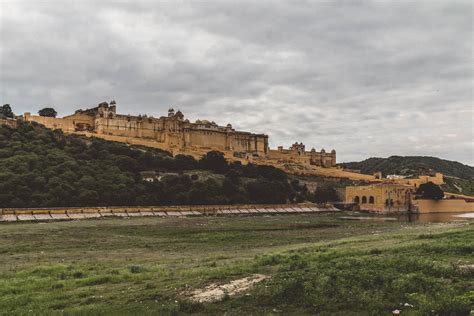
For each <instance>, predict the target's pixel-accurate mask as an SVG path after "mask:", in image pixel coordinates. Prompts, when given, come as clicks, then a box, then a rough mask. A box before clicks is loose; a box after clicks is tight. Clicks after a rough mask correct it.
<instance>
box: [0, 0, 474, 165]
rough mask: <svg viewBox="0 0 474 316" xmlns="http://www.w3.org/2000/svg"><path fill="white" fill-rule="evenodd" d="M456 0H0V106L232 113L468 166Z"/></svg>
mask: <svg viewBox="0 0 474 316" xmlns="http://www.w3.org/2000/svg"><path fill="white" fill-rule="evenodd" d="M472 9H473V8H472V3H471V1H469V0H466V1H434V0H433V1H426V2H422V1H398V0H397V1H376V2H375V1H308V2H305V1H272V2H265V1H260V0H259V1H249V2H244V1H219V2H217V1H216V2H210V1H206V2H201V1H199V2H198V1H194V2H191V1H186V2H184V1H182V2H181V1H169V2H161V3H159V2H156V3H155V2H154V3H152V2H148V1H146V2H145V1H144V2H140V1H134V2H133V3H132V2H129V3H127V2H105V1H96V3H93V2H87V1H76V2H74V1H59V0H58V1H47V2H46V1H5V0H0V19H1V20H0V21H1V23H0V27H1V29H0V32H1V33H0V35H1V37H0V71H1V72H0V85H1V86H0V103H1V104H4V103H9V104H11V106H12V107H13V110H14V111H15V113H17V114H21V113H23V112H26V111H30V112H37V111H38V109H40V108H41V107H44V106H50V105H52V106H54V107H55V108H56V109H57V110H58V112H59V114H60V116H62V115H66V114H70V113H72V112H73V111H74V110H76V109H78V108H87V107H92V106H95V105H97V104H98V103H100V102H102V101H111V100H113V99H115V100H116V101H117V106H118V112H120V113H123V114H140V113H143V114H144V113H147V114H149V115H153V116H162V115H165V114H166V113H167V110H168V108H170V107H173V108H175V110H177V109H180V110H181V111H182V112H183V113H184V115H185V116H186V117H187V118H189V119H190V120H191V121H194V120H196V119H198V118H199V119H209V120H214V121H216V122H217V123H218V124H220V125H225V124H227V123H232V124H233V127H234V128H236V129H238V130H248V131H252V132H259V133H262V132H263V133H267V134H268V135H269V136H270V145H271V147H272V148H273V147H276V146H277V145H283V146H285V147H288V146H290V145H291V144H292V143H293V142H295V141H298V142H300V141H302V142H303V143H305V144H306V145H307V148H308V149H310V148H311V147H315V148H316V149H318V150H320V149H321V148H325V149H326V150H331V149H333V148H334V149H336V151H337V153H338V161H339V162H341V161H353V160H362V159H365V158H368V157H373V156H376V157H388V156H390V155H427V156H437V157H440V158H445V159H450V160H458V161H461V162H464V163H468V164H471V165H473V164H474V158H473V106H474V105H473V100H472V96H473V93H472V89H473V64H472V63H473V57H472V45H473V29H472V28H473V26H472V25H473V14H472Z"/></svg>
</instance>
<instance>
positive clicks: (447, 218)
mask: <svg viewBox="0 0 474 316" xmlns="http://www.w3.org/2000/svg"><path fill="white" fill-rule="evenodd" d="M469 219H474V213H431V214H413V213H412V214H403V215H400V216H398V220H400V221H404V222H405V221H406V222H418V223H439V222H453V221H466V220H469Z"/></svg>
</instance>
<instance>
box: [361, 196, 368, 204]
mask: <svg viewBox="0 0 474 316" xmlns="http://www.w3.org/2000/svg"><path fill="white" fill-rule="evenodd" d="M362 204H367V197H366V196H363V197H362Z"/></svg>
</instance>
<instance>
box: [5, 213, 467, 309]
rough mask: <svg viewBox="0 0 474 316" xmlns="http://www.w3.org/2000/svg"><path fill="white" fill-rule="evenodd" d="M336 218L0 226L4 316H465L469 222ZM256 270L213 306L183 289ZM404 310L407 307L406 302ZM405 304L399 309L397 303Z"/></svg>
mask: <svg viewBox="0 0 474 316" xmlns="http://www.w3.org/2000/svg"><path fill="white" fill-rule="evenodd" d="M339 216H340V214H325V215H297V216H269V217H268V216H267V217H263V216H262V217H229V218H224V217H207V218H204V217H201V218H133V219H128V220H127V219H100V220H84V221H71V222H51V223H43V224H37V223H36V224H33V223H32V224H7V225H0V314H2V313H3V314H8V315H11V314H27V313H33V314H67V315H70V314H72V315H76V314H80V315H88V314H106V315H109V314H150V315H151V314H165V315H166V314H169V315H174V314H186V313H197V314H223V313H224V312H226V311H227V312H228V314H253V315H261V314H276V313H279V314H314V313H320V314H340V315H347V314H373V315H383V314H387V315H389V314H391V311H392V310H394V309H401V310H402V313H403V314H414V315H415V314H440V315H441V314H442V315H445V314H452V315H462V314H467V313H468V312H469V310H470V309H471V308H472V304H473V299H474V291H473V290H474V283H473V280H474V275H473V270H472V269H470V270H469V269H465V268H463V266H465V265H468V264H474V258H473V252H474V229H473V227H474V226H473V225H472V224H471V225H469V224H467V223H442V224H416V223H400V222H383V221H367V222H364V221H344V220H341V219H338V217H339ZM251 273H264V274H268V275H271V279H270V280H267V281H265V282H263V283H262V284H260V285H258V286H257V287H255V288H254V289H253V290H251V291H250V292H249V293H248V294H249V295H243V296H240V297H233V298H228V299H226V300H224V301H222V302H219V303H212V304H197V303H191V302H189V301H188V300H187V299H186V298H185V295H184V293H185V292H186V291H188V290H189V289H191V288H199V287H203V286H205V285H207V284H210V283H213V282H225V281H228V280H232V279H236V278H240V277H243V276H246V275H249V274H251ZM405 303H408V304H411V305H413V307H409V306H403V304H405ZM400 304H402V305H400Z"/></svg>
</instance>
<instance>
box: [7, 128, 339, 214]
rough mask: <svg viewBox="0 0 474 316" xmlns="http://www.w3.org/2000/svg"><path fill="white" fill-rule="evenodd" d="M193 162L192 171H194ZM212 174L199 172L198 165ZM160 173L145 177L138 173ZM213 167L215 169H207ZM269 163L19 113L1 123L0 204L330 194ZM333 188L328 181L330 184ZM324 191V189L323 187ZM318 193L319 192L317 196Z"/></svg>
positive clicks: (266, 199)
mask: <svg viewBox="0 0 474 316" xmlns="http://www.w3.org/2000/svg"><path fill="white" fill-rule="evenodd" d="M193 170H195V171H196V174H193ZM199 170H201V171H205V172H207V173H209V174H210V175H211V177H207V179H204V178H203V179H201V178H200V177H199V176H198V175H197V174H198V172H197V171H199ZM150 171H153V172H155V173H156V174H158V175H160V174H163V175H164V176H163V177H157V178H156V179H154V180H153V181H144V177H143V173H144V172H150ZM212 175H214V177H212ZM324 190H327V188H326V189H324V188H322V189H321V190H319V193H318V192H316V194H313V193H309V192H308V190H307V188H306V186H305V185H302V184H301V183H300V182H299V181H298V180H292V179H290V178H289V176H288V175H287V174H286V173H284V172H283V171H281V170H279V169H276V168H274V167H271V166H260V165H254V164H248V165H242V164H240V163H239V162H230V163H229V162H228V161H226V159H225V158H224V155H223V154H222V153H220V152H217V151H211V152H209V153H208V154H207V155H206V156H204V157H203V158H202V159H200V160H196V159H194V158H193V157H191V156H184V155H178V156H176V157H171V155H170V154H169V153H167V152H165V151H161V150H158V149H151V148H145V147H137V146H129V145H126V144H123V143H117V142H110V141H105V140H101V139H97V138H91V139H88V138H85V137H82V136H78V135H65V134H64V133H63V132H62V131H60V130H50V129H47V128H45V127H43V126H42V125H39V124H36V123H24V122H21V121H19V122H18V127H17V128H15V129H13V128H9V127H6V126H3V127H1V128H0V207H55V206H119V205H123V206H132V205H139V206H146V205H180V204H181V205H183V204H189V205H193V204H194V205H196V204H245V203H287V202H301V201H305V200H312V201H316V200H317V201H320V202H324V200H328V199H329V200H330V199H332V198H333V197H331V194H333V193H334V192H329V193H328V192H326V193H325V192H324ZM329 191H330V189H329ZM321 193H323V194H321ZM321 197H322V199H321Z"/></svg>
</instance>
